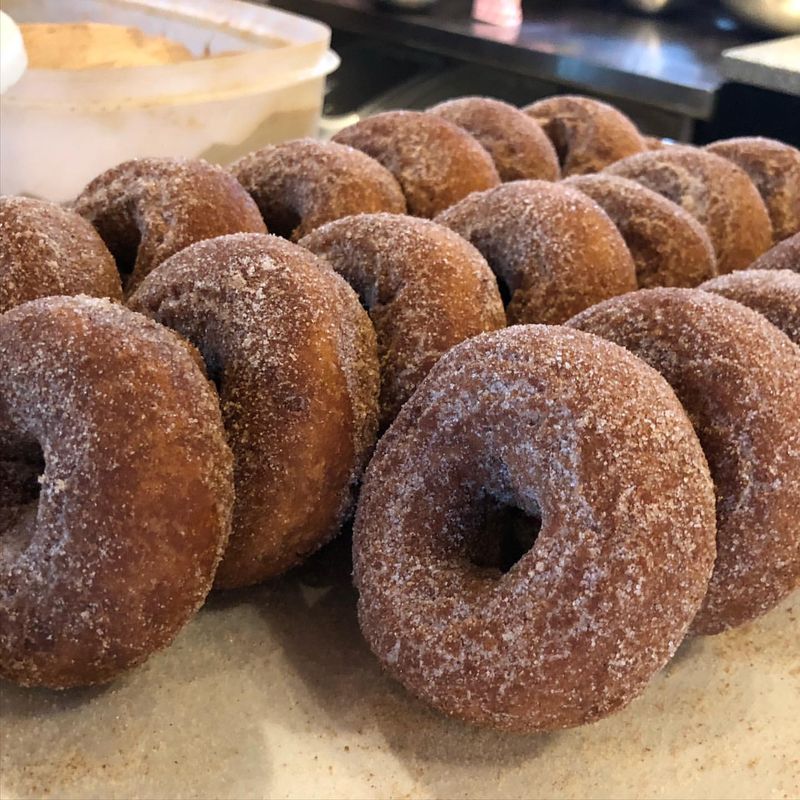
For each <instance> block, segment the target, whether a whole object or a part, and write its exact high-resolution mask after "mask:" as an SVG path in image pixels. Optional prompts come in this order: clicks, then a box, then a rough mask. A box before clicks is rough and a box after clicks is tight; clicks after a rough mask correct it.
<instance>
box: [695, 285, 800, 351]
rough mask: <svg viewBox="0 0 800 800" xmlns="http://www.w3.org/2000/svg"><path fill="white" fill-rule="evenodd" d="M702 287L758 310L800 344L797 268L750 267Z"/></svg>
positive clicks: (799, 298)
mask: <svg viewBox="0 0 800 800" xmlns="http://www.w3.org/2000/svg"><path fill="white" fill-rule="evenodd" d="M698 288H700V289H702V290H703V291H704V292H714V293H715V294H719V295H722V296H723V297H727V298H728V299H729V300H735V301H736V302H737V303H741V304H742V305H745V306H747V307H748V308H752V309H753V311H758V313H759V314H763V315H764V316H765V317H766V318H767V319H768V320H769V321H770V322H771V323H772V324H773V325H775V326H776V327H778V328H780V329H781V330H782V331H783V332H784V333H785V334H786V335H787V336H788V337H789V338H790V339H791V340H792V341H793V342H794V343H795V344H796V345H800V275H798V274H797V273H796V272H792V271H791V270H788V269H763V270H758V269H746V270H742V271H740V272H733V273H731V274H730V275H721V276H720V277H718V278H714V280H711V281H706V283H703V284H701V285H700V286H699V287H698Z"/></svg>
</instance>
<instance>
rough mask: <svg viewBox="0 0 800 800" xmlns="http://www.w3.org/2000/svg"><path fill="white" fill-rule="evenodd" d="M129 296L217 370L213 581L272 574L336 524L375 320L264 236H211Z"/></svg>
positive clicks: (363, 446)
mask: <svg viewBox="0 0 800 800" xmlns="http://www.w3.org/2000/svg"><path fill="white" fill-rule="evenodd" d="M130 306H131V308H134V309H135V310H137V311H141V312H143V313H146V314H149V315H150V316H152V317H153V318H155V319H156V320H158V321H159V322H161V323H163V324H164V325H167V326H169V327H170V328H174V329H175V330H177V331H178V332H179V333H181V334H182V335H183V336H185V337H186V338H187V339H189V341H191V342H192V343H193V344H194V345H195V346H196V347H197V348H198V349H199V350H200V352H201V353H202V354H203V357H204V358H205V361H206V364H207V365H208V368H209V371H210V373H211V374H212V375H213V376H214V377H215V379H216V382H217V385H218V388H219V393H220V401H221V405H222V417H223V420H224V422H225V429H226V431H227V434H228V441H229V443H230V445H231V449H232V450H233V455H234V460H235V465H234V484H235V487H236V503H235V505H234V509H233V529H232V533H231V539H230V544H229V545H228V549H227V550H226V551H225V556H224V558H223V560H222V563H221V564H220V567H219V570H218V572H217V577H216V582H215V585H216V586H218V587H222V588H231V587H235V586H245V585H248V584H253V583H257V582H259V581H263V580H265V579H266V578H269V577H272V576H275V575H278V574H280V573H281V572H284V571H285V570H287V569H289V568H290V567H292V566H294V565H295V564H297V563H299V562H300V561H301V560H302V559H303V558H304V557H305V556H307V555H308V554H310V553H311V552H313V551H314V550H316V549H317V548H319V547H320V546H321V545H322V544H324V543H325V542H326V541H328V540H329V539H331V538H332V537H333V536H335V535H336V534H337V533H338V532H339V529H340V527H341V525H342V522H343V520H344V519H345V518H346V517H347V516H348V514H349V513H350V511H351V507H352V504H353V493H354V489H355V487H356V485H357V483H358V481H359V480H360V477H361V471H362V469H363V466H364V463H365V460H366V458H367V457H368V455H369V452H370V450H371V448H372V445H373V444H374V440H375V431H376V427H377V401H378V363H377V354H376V349H375V332H374V330H373V328H372V325H371V323H370V321H369V318H368V317H367V315H366V312H364V310H363V309H362V308H361V305H360V304H359V302H358V298H357V297H356V295H355V293H354V292H353V291H352V289H350V287H349V286H348V285H347V284H346V283H345V282H344V281H343V280H342V279H341V278H340V277H339V276H338V275H336V274H335V273H334V272H333V270H331V269H330V268H329V267H327V266H326V265H325V264H324V262H322V261H321V260H320V259H318V258H316V256H314V255H312V254H311V253H309V252H308V251H307V250H304V249H303V248H301V247H298V246H297V245H293V244H290V243H289V242H287V241H285V240H283V239H279V238H278V237H275V236H265V235H263V234H262V235H258V234H238V235H231V236H221V237H219V238H217V239H211V240H209V241H205V242H200V243H198V244H195V245H192V246H191V247H188V248H186V249H185V250H183V251H181V252H180V253H178V254H177V255H175V256H173V257H172V258H170V259H168V260H167V261H166V262H164V263H163V264H162V265H161V266H160V267H158V268H157V269H156V270H154V271H153V272H152V273H151V274H150V275H149V276H148V277H147V279H146V280H145V281H144V282H143V283H142V285H141V286H140V287H139V289H138V290H137V291H136V293H135V294H134V295H133V297H131V299H130Z"/></svg>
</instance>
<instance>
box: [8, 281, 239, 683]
mask: <svg viewBox="0 0 800 800" xmlns="http://www.w3.org/2000/svg"><path fill="white" fill-rule="evenodd" d="M37 494H38V497H37ZM232 503H233V486H232V458H231V454H230V451H229V450H228V447H227V444H226V443H225V437H224V431H223V428H222V419H221V416H220V410H219V404H218V401H217V397H216V394H215V392H214V390H213V387H212V386H211V385H210V384H209V383H208V382H207V380H206V379H205V377H204V375H203V373H202V371H201V370H200V368H199V367H198V366H197V363H196V362H195V360H194V357H193V355H192V353H191V352H190V350H189V348H188V347H187V345H186V344H185V343H184V342H183V341H182V340H180V339H179V337H177V336H176V335H175V334H174V333H172V332H171V331H168V330H167V329H166V328H163V327H161V326H160V325H157V324H156V323H155V322H152V321H151V320H148V319H146V318H145V317H143V316H141V315H139V314H134V313H133V312H131V311H128V310H127V309H125V308H124V307H122V306H120V305H115V304H112V303H110V302H109V301H106V300H98V299H94V298H89V297H83V296H81V297H50V298H44V299H39V300H34V301H31V302H29V303H26V304H24V305H21V306H17V307H16V308H14V309H12V310H11V311H8V312H6V313H5V314H4V315H2V316H0V629H2V631H3V635H2V637H0V674H1V675H2V676H3V677H5V678H8V679H10V680H13V681H15V682H17V683H21V684H23V685H27V686H49V687H54V688H63V687H70V686H81V685H89V684H94V683H99V682H103V681H107V680H110V679H111V678H113V677H114V676H115V675H117V674H118V673H119V672H121V671H122V670H124V669H127V668H129V667H132V666H135V665H136V664H139V663H141V662H142V661H144V660H145V659H146V658H147V657H148V656H149V655H150V654H151V653H152V652H153V651H154V650H157V649H159V648H161V647H164V646H166V645H167V644H169V643H170V642H171V641H172V639H173V638H174V637H175V635H176V634H177V632H178V631H179V630H180V628H181V627H182V626H183V624H184V623H185V622H186V621H187V620H188V619H189V618H190V617H191V616H192V615H193V614H194V612H195V611H196V610H197V609H198V608H199V606H200V605H201V604H202V602H203V600H204V598H205V596H206V594H207V593H208V591H209V589H210V588H211V583H212V579H213V576H214V572H215V570H216V567H217V564H218V562H219V559H220V557H221V555H222V551H223V548H224V546H225V544H226V541H227V538H228V533H229V529H230V515H231V507H232Z"/></svg>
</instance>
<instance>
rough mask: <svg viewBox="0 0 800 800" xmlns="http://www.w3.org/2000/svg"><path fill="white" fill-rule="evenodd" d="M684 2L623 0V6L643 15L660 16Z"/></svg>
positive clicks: (675, 0) (673, 0)
mask: <svg viewBox="0 0 800 800" xmlns="http://www.w3.org/2000/svg"><path fill="white" fill-rule="evenodd" d="M684 2H685V0H625V5H626V6H628V7H629V8H632V9H634V11H641V12H643V13H645V14H660V13H661V12H662V11H669V10H671V9H673V8H675V7H676V6H680V5H683V3H684Z"/></svg>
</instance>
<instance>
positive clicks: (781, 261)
mask: <svg viewBox="0 0 800 800" xmlns="http://www.w3.org/2000/svg"><path fill="white" fill-rule="evenodd" d="M748 269H790V270H791V271H792V272H800V233H796V234H795V235H794V236H790V237H789V238H788V239H784V240H783V241H782V242H780V243H778V244H776V245H775V246H774V247H772V248H770V249H769V250H767V252H766V253H764V255H763V256H760V257H759V258H757V259H756V260H755V261H754V262H753V263H752V264H751V265H750V267H749V268H748Z"/></svg>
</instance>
